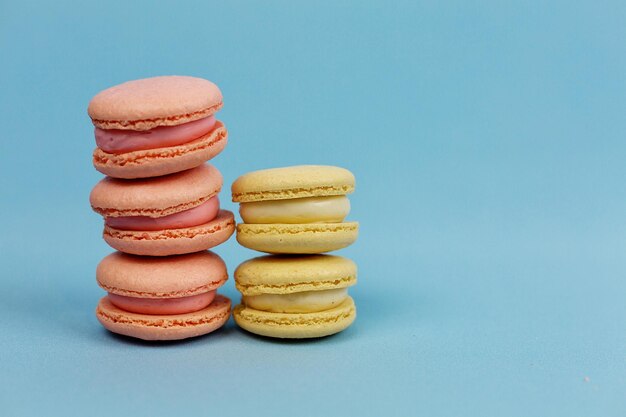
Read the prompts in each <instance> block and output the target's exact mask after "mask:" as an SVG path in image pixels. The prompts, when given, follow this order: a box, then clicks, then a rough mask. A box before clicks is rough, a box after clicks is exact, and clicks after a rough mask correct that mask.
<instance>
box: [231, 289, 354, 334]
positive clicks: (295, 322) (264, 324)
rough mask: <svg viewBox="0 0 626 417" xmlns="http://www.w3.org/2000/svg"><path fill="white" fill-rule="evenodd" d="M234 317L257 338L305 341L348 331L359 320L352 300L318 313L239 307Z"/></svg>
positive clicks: (349, 299)
mask: <svg viewBox="0 0 626 417" xmlns="http://www.w3.org/2000/svg"><path fill="white" fill-rule="evenodd" d="M233 317H234V318H235V322H236V323H237V324H238V325H239V327H241V328H242V329H244V330H247V331H249V332H251V333H254V334H258V335H261V336H269V337H277V338H287V339H304V338H313V337H323V336H329V335H331V334H335V333H339V332H340V331H342V330H345V329H346V328H347V327H348V326H350V325H351V324H352V323H353V322H354V320H355V319H356V307H355V305H354V300H352V298H351V297H348V298H347V299H346V300H345V301H344V302H343V303H341V304H340V305H338V306H337V307H335V308H333V309H330V310H325V311H320V312H316V313H271V312H267V311H261V310H255V309H253V308H249V307H246V306H244V305H242V304H239V305H237V306H236V307H235V309H234V310H233Z"/></svg>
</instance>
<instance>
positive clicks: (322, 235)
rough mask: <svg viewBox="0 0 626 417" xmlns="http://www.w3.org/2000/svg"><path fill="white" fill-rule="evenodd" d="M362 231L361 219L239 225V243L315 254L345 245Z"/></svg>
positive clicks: (266, 250) (254, 248) (274, 249)
mask: <svg viewBox="0 0 626 417" xmlns="http://www.w3.org/2000/svg"><path fill="white" fill-rule="evenodd" d="M358 234H359V223H358V222H344V223H311V224H246V223H239V224H238V225H237V242H239V243H240V244H241V245H242V246H245V247H246V248H249V249H253V250H257V251H260V252H267V253H284V254H312V253H324V252H330V251H334V250H338V249H342V248H345V247H346V246H350V245H351V244H352V243H354V242H355V241H356V239H357V237H358Z"/></svg>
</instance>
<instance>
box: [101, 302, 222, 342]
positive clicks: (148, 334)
mask: <svg viewBox="0 0 626 417" xmlns="http://www.w3.org/2000/svg"><path fill="white" fill-rule="evenodd" d="M230 305H231V304H230V300H229V299H228V298H227V297H224V296H223V295H219V294H218V295H216V296H215V299H214V300H213V302H212V303H211V304H210V305H209V306H208V307H206V308H204V309H202V310H199V311H194V312H193V313H186V314H174V315H149V314H137V313H131V312H128V311H124V310H122V309H119V308H117V307H116V306H114V305H113V304H112V303H111V302H110V301H109V299H108V298H107V297H103V298H102V299H100V302H99V303H98V307H96V317H97V318H98V321H100V323H102V325H103V326H104V327H105V328H106V329H107V330H110V331H112V332H113V333H118V334H122V335H125V336H131V337H136V338H138V339H143V340H180V339H186V338H189V337H195V336H201V335H204V334H207V333H211V332H213V331H215V330H217V329H219V328H220V327H222V326H223V325H224V324H225V323H226V322H227V321H228V318H229V317H230Z"/></svg>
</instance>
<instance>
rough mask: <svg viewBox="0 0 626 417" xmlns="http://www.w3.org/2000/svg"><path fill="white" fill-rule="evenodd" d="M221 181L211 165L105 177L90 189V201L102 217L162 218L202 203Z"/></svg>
mask: <svg viewBox="0 0 626 417" xmlns="http://www.w3.org/2000/svg"><path fill="white" fill-rule="evenodd" d="M222 183H223V178H222V174H221V173H220V172H219V171H218V170H217V168H215V167H214V166H213V165H210V164H204V165H200V166H199V167H196V168H193V169H189V170H187V171H182V172H178V173H176V174H170V175H165V176H162V177H156V178H144V179H135V180H122V179H117V178H110V177H106V178H104V179H102V180H101V181H100V182H98V183H97V184H96V186H95V187H94V188H93V190H91V194H90V195H89V202H90V203H91V207H92V208H93V210H94V211H95V212H96V213H99V214H101V215H103V216H108V217H121V216H149V217H162V216H167V215H170V214H174V213H179V212H181V211H184V210H189V209H191V208H194V207H197V206H199V205H200V204H202V203H204V202H205V201H207V200H208V199H209V198H211V197H213V196H215V195H217V194H218V193H219V192H220V190H221V189H222Z"/></svg>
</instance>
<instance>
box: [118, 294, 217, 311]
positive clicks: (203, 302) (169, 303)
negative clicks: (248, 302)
mask: <svg viewBox="0 0 626 417" xmlns="http://www.w3.org/2000/svg"><path fill="white" fill-rule="evenodd" d="M108 297H109V300H110V301H111V302H112V303H113V304H114V305H115V306H116V307H118V308H121V309H122V310H126V311H130V312H131V313H139V314H185V313H193V312H194V311H198V310H202V309H203V308H205V307H207V306H208V305H209V304H211V302H212V301H213V299H214V298H215V290H213V291H209V292H205V293H202V294H197V295H192V296H189V297H179V298H138V297H127V296H125V295H118V294H111V293H109V295H108Z"/></svg>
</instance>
